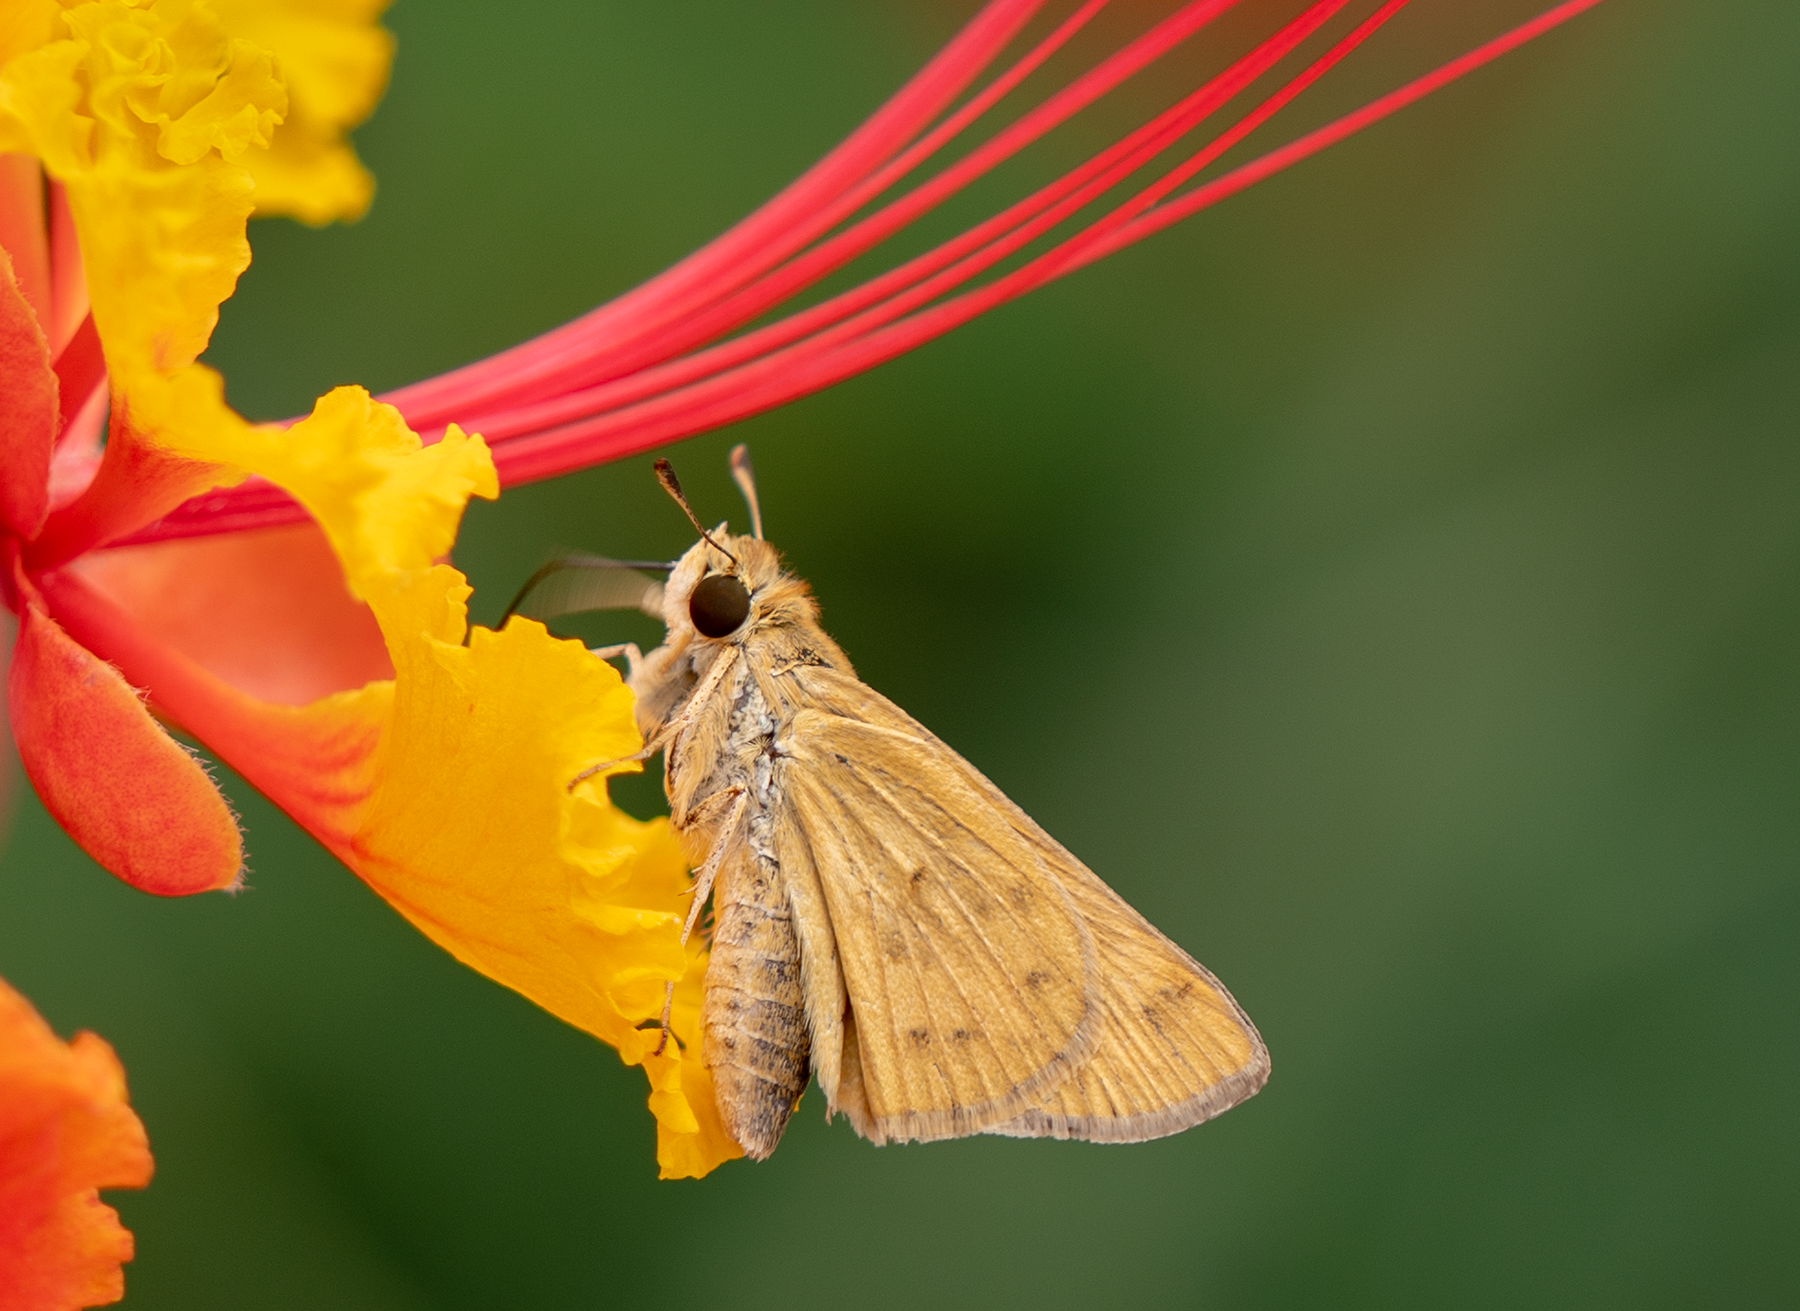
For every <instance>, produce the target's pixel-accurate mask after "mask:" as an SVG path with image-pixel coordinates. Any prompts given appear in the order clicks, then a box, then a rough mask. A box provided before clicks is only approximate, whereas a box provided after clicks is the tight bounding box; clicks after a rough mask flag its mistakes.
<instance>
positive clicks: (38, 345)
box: [0, 250, 57, 538]
mask: <svg viewBox="0 0 1800 1311" xmlns="http://www.w3.org/2000/svg"><path fill="white" fill-rule="evenodd" d="M56 424H57V418H56V374H55V373H53V372H52V371H51V369H50V347H49V344H48V343H47V342H45V340H44V331H43V329H42V328H41V327H40V326H39V325H38V318H37V315H36V314H35V313H33V312H32V309H31V305H30V304H29V302H27V301H26V299H25V295H24V293H23V292H22V291H20V290H19V284H18V280H17V279H16V278H14V276H13V266H12V261H11V259H10V258H8V256H7V253H6V252H5V251H4V250H0V519H4V520H5V521H6V526H7V527H8V528H10V529H12V531H13V532H14V533H15V534H17V535H18V536H19V537H22V538H30V537H34V536H36V534H37V531H38V529H39V528H41V527H42V526H43V523H44V514H45V512H46V511H47V510H48V509H49V508H50V452H51V450H52V448H53V447H54V446H55V444H56Z"/></svg>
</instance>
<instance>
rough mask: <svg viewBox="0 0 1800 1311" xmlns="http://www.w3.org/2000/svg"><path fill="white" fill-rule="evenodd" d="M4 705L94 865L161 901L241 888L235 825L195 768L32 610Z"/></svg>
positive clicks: (32, 769) (110, 677) (114, 676)
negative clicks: (94, 861) (97, 864)
mask: <svg viewBox="0 0 1800 1311" xmlns="http://www.w3.org/2000/svg"><path fill="white" fill-rule="evenodd" d="M6 699H7V707H8V709H9V710H10V712H11V714H12V726H13V737H14V740H15V741H16V742H17V743H18V747H19V760H20V763H22V764H23V765H24V766H25V773H26V774H27V775H28V776H29V777H30V779H31V782H32V786H33V787H35V788H36V789H37V794H38V796H39V797H41V798H42V799H43V802H44V806H45V808H46V809H47V810H49V812H50V813H51V814H52V815H53V816H55V818H56V821H57V823H59V824H61V825H62V826H63V828H64V829H66V830H68V833H69V835H70V836H71V837H73V838H74V839H75V841H76V842H78V843H80V844H81V847H82V849H83V850H85V851H86V852H87V853H88V855H90V856H92V857H93V858H94V859H95V860H97V861H99V862H100V864H102V865H104V866H105V867H106V868H107V869H109V870H111V871H112V872H113V873H114V874H116V875H118V876H119V877H120V878H121V879H123V880H125V882H127V883H129V884H131V885H132V886H133V887H135V888H140V889H142V890H143V891H145V892H153V893H156V894H158V895H159V896H182V895H185V894H187V893H191V892H207V891H211V890H212V889H215V888H225V887H230V886H231V885H232V883H233V882H234V881H235V880H236V879H237V876H238V870H239V868H240V867H241V866H242V864H243V843H242V839H241V838H240V836H239V834H238V827H237V821H236V820H235V819H233V818H232V814H231V811H230V809H229V808H228V807H227V806H226V804H225V798H224V797H222V796H220V795H219V790H218V788H217V787H215V786H214V785H213V781H212V779H210V778H209V777H207V774H206V771H205V770H204V769H203V768H201V766H200V762H199V761H197V760H195V759H194V757H193V756H191V755H190V754H188V752H187V751H186V750H185V749H184V748H183V747H182V746H181V745H180V744H179V743H177V742H176V741H175V739H174V738H172V737H170V736H169V735H168V734H167V733H166V732H164V731H163V729H162V727H161V726H160V725H158V724H157V722H156V721H155V720H154V719H152V718H151V717H150V712H149V711H147V710H146V709H144V705H143V702H142V701H140V700H139V699H138V695H137V693H136V692H135V691H133V690H132V689H131V687H130V686H129V685H128V684H127V683H126V682H125V680H124V679H123V678H121V677H120V676H119V672H118V671H117V670H116V669H114V668H112V666H110V665H108V664H106V663H104V662H103V661H101V660H98V659H96V658H95V657H94V656H93V655H92V654H91V653H90V652H88V651H87V650H85V649H83V648H82V647H81V646H79V645H77V644H76V643H75V642H74V641H72V640H71V639H70V638H69V636H68V634H67V633H65V632H63V630H62V629H61V628H60V627H58V625H57V624H56V622H55V621H54V620H52V619H50V618H49V617H48V616H47V615H46V614H45V613H44V612H43V611H42V610H41V609H39V607H38V605H37V604H36V603H35V602H31V601H27V603H26V604H25V605H24V606H23V607H22V608H21V610H20V614H19V638H18V644H17V646H16V647H15V648H14V650H13V661H12V671H11V673H10V675H9V676H8V679H7V685H6Z"/></svg>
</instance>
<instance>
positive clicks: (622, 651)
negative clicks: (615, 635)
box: [588, 642, 644, 679]
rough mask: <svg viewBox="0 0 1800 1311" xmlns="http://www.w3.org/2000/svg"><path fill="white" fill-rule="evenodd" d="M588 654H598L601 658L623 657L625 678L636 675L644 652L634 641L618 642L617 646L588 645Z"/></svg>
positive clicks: (613, 658)
mask: <svg viewBox="0 0 1800 1311" xmlns="http://www.w3.org/2000/svg"><path fill="white" fill-rule="evenodd" d="M588 654H589V655H591V656H598V657H599V658H600V659H602V660H617V659H618V658H619V657H620V656H624V657H625V668H626V670H627V673H626V675H625V677H626V678H628V679H630V678H635V677H637V671H638V666H639V665H641V664H643V663H644V653H643V652H642V651H640V650H638V644H637V643H636V642H620V643H619V644H618V645H617V646H590V647H589V648H588Z"/></svg>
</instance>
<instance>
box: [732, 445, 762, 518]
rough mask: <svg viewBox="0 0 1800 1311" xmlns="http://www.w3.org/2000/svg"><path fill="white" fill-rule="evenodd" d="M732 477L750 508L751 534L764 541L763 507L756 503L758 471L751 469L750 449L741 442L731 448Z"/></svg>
mask: <svg viewBox="0 0 1800 1311" xmlns="http://www.w3.org/2000/svg"><path fill="white" fill-rule="evenodd" d="M731 477H732V479H733V481H735V482H736V483H737V485H738V490H739V491H740V492H742V493H743V494H744V500H745V502H746V503H748V505H749V506H750V534H751V536H753V537H755V538H756V540H757V541H759V542H760V541H762V539H763V535H762V506H760V505H758V504H757V503H756V471H755V470H754V469H752V468H751V467H750V448H749V447H748V446H746V445H744V444H743V443H742V442H739V443H738V444H737V445H736V446H733V447H732V448H731Z"/></svg>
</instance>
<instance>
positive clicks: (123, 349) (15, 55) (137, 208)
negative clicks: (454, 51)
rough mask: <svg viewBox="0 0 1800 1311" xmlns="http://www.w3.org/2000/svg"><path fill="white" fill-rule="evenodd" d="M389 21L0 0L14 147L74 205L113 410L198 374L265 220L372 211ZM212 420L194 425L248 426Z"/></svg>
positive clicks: (281, 6) (301, 0)
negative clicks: (371, 173) (371, 156)
mask: <svg viewBox="0 0 1800 1311" xmlns="http://www.w3.org/2000/svg"><path fill="white" fill-rule="evenodd" d="M381 7H382V6H381V4H380V3H378V2H377V0H286V2H282V0H227V2H226V3H224V4H219V5H214V6H211V7H209V6H207V5H206V4H204V3H197V2H196V0H88V2H86V3H76V2H74V0H69V2H67V3H64V4H63V5H61V6H58V5H56V4H54V3H50V2H49V0H0V56H3V57H4V62H3V63H0V150H19V151H26V152H29V153H32V154H35V155H36V156H38V158H39V159H41V160H42V161H43V163H44V166H45V168H46V170H47V171H48V172H49V173H50V174H51V176H53V177H55V178H56V179H57V180H59V181H60V182H62V183H63V185H64V187H65V189H66V191H67V194H68V199H69V205H70V209H71V211H72V212H73V214H74V217H75V222H76V227H77V230H78V231H79V233H80V237H81V249H82V259H83V263H84V264H85V266H86V270H87V282H88V289H89V293H90V295H91V297H92V300H93V312H94V323H95V326H96V327H97V328H98V329H99V330H100V338H101V341H102V342H103V343H104V345H105V349H106V359H107V366H108V370H109V372H110V373H111V374H112V385H113V390H114V393H115V395H118V396H122V397H125V398H126V399H127V400H128V401H129V400H130V399H131V398H132V397H133V395H134V393H136V392H138V391H140V390H143V389H145V388H148V387H152V386H154V385H156V383H158V382H168V381H170V380H171V377H170V375H172V374H174V373H176V372H178V371H185V370H188V369H190V368H192V367H194V366H193V361H194V360H195V359H196V358H198V356H199V355H200V353H201V352H202V351H203V350H205V348H206V344H207V341H208V340H209V339H210V337H211V336H212V331H213V328H214V327H215V326H216V325H217V323H218V310H219V305H220V304H221V303H222V302H223V301H224V300H225V298H226V297H228V296H230V295H231V293H232V291H233V289H234V288H235V287H236V285H237V279H238V276H239V275H240V274H241V273H242V272H243V271H244V269H245V268H246V267H248V266H249V263H250V245H249V242H248V240H247V239H246V237H245V227H246V223H247V221H248V219H249V217H250V214H251V211H252V209H253V208H254V209H256V210H257V211H258V212H263V213H292V214H296V215H298V216H300V217H303V218H305V219H306V220H307V221H309V222H315V223H317V222H324V221H326V220H329V219H332V218H353V217H355V216H357V215H359V214H361V213H362V211H363V210H364V209H365V208H366V207H367V204H368V199H369V194H370V190H371V185H372V184H371V183H370V181H369V179H368V177H367V175H366V174H365V173H364V172H363V171H362V166H361V165H360V164H358V163H357V162H356V159H355V156H354V154H353V153H351V152H350V150H349V147H348V146H347V145H345V143H344V140H343V134H344V132H345V130H347V129H348V128H349V127H350V126H352V125H354V124H355V123H356V122H358V121H360V120H361V119H362V118H364V117H366V116H367V114H368V112H369V111H370V110H371V109H372V108H373V107H374V104H375V101H376V100H377V99H378V98H379V96H380V94H381V91H382V88H383V87H384V86H385V85H386V80H387V69H388V63H389V60H390V58H391V55H392V40H391V38H390V37H389V36H388V34H387V33H386V32H384V31H383V30H382V29H381V28H380V27H378V26H377V25H376V23H375V20H376V18H377V16H378V15H379V13H380V10H381ZM265 174H267V175H268V179H269V180H268V181H267V184H266V187H265V185H264V182H265V178H264V175H265ZM150 375H161V376H160V377H153V376H150ZM139 408H140V409H141V410H146V411H147V410H149V409H151V408H154V406H153V405H151V404H143V405H140V406H139ZM214 409H215V411H216V412H215V413H212V414H211V415H209V416H190V417H197V418H201V419H202V421H203V422H205V423H206V424H207V426H217V427H222V428H232V427H236V426H240V425H241V421H236V420H235V416H234V415H231V414H230V413H229V411H228V410H226V409H225V407H224V404H223V400H222V399H221V400H220V401H219V403H218V404H217V405H216V406H215V407H214ZM234 421H235V422H234Z"/></svg>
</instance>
